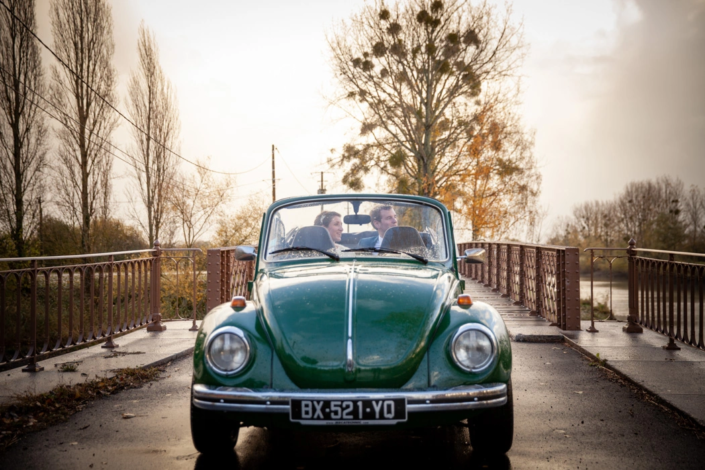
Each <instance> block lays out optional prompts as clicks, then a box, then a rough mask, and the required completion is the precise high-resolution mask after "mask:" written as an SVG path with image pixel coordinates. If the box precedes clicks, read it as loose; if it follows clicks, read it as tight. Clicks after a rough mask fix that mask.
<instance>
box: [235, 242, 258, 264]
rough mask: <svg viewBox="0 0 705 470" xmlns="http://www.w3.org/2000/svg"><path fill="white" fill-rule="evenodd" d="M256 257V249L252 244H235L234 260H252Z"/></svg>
mask: <svg viewBox="0 0 705 470" xmlns="http://www.w3.org/2000/svg"><path fill="white" fill-rule="evenodd" d="M256 259H257V249H256V248H255V247H254V246H246V245H242V246H237V247H235V260H236V261H254V260H256Z"/></svg>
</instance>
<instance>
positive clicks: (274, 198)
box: [272, 144, 277, 202]
mask: <svg viewBox="0 0 705 470" xmlns="http://www.w3.org/2000/svg"><path fill="white" fill-rule="evenodd" d="M276 201H277V180H276V171H275V169H274V144H272V202H276Z"/></svg>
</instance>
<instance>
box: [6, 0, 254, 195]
mask: <svg viewBox="0 0 705 470" xmlns="http://www.w3.org/2000/svg"><path fill="white" fill-rule="evenodd" d="M0 1H1V0H0ZM0 71H2V72H4V73H5V74H7V75H9V76H12V75H11V74H10V72H9V71H8V70H7V69H5V68H4V67H2V66H0ZM20 82H22V80H20ZM22 84H23V85H24V86H25V88H27V89H28V90H29V91H31V92H32V93H33V94H34V95H36V96H38V97H39V98H41V99H42V100H43V101H44V102H45V103H47V104H48V105H49V106H51V107H52V108H53V109H55V110H56V111H58V112H59V113H61V114H63V115H64V116H65V117H66V118H67V119H69V120H71V121H73V122H74V123H76V124H78V121H77V120H76V119H75V118H74V117H73V116H71V115H69V114H68V113H66V112H65V111H63V110H62V109H60V108H58V107H57V106H56V105H55V104H54V103H52V102H51V101H49V100H48V99H47V98H45V97H44V96H42V95H41V94H40V93H39V92H37V91H36V90H34V89H33V88H31V87H30V86H28V85H27V84H26V82H22ZM13 89H14V91H15V93H18V94H19V95H21V96H23V97H24V98H25V99H27V101H29V102H30V103H31V104H32V105H33V106H36V107H37V108H38V109H40V110H41V111H43V112H44V113H45V114H47V115H48V116H49V117H51V118H52V119H54V120H55V121H57V122H58V123H59V124H61V125H62V126H64V127H66V125H65V124H64V123H63V122H62V121H61V119H59V118H58V117H56V116H55V115H54V114H52V113H51V112H49V111H47V110H46V109H44V108H43V107H41V106H40V105H39V104H38V103H37V102H36V101H33V100H32V99H31V98H30V97H29V96H27V95H26V94H24V93H22V92H21V91H19V90H18V89H17V88H15V87H13ZM88 132H89V134H90V135H93V136H95V137H97V138H99V139H101V140H102V143H101V142H96V143H97V145H98V147H99V148H100V149H101V150H103V151H104V152H106V153H108V154H109V155H111V156H113V157H114V158H117V159H118V160H120V161H121V162H123V163H125V164H126V165H128V166H130V167H132V168H134V169H135V170H137V171H143V170H142V169H141V168H139V167H137V166H135V164H134V163H133V162H130V161H128V160H125V159H124V158H122V157H120V156H119V155H116V154H115V153H113V152H111V151H110V150H108V149H107V148H105V147H104V146H103V145H102V144H108V145H109V146H110V147H112V148H114V149H115V150H117V151H118V152H120V153H122V154H123V155H125V156H126V157H127V158H130V159H132V158H134V157H132V156H131V155H130V154H129V153H127V152H125V151H124V150H122V149H121V148H120V147H118V146H116V145H115V144H113V143H112V142H110V141H109V140H108V139H107V138H105V137H102V136H100V135H98V134H96V133H95V132H93V131H92V130H90V129H88ZM122 177H123V176H116V177H111V179H117V178H122ZM263 181H265V180H263ZM261 183H262V181H259V182H256V183H247V184H244V185H239V186H249V185H252V184H261ZM170 184H175V185H177V186H180V187H181V189H184V190H185V189H191V190H200V189H199V188H196V187H194V186H191V185H188V184H184V183H181V182H176V181H172V182H171V183H170ZM214 191H215V190H214ZM210 193H211V192H210V191H205V194H206V195H208V194H210ZM253 194H254V193H253Z"/></svg>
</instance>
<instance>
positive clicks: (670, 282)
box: [661, 254, 694, 351]
mask: <svg viewBox="0 0 705 470" xmlns="http://www.w3.org/2000/svg"><path fill="white" fill-rule="evenodd" d="M675 261H676V259H675V255H672V254H669V255H668V344H665V345H663V346H661V347H662V348H663V349H666V350H668V351H680V349H681V348H679V347H678V346H677V345H676V342H675V341H674V340H673V270H674V268H675V267H676V265H675V264H674V263H675ZM691 282H694V281H692V280H691ZM664 330H665V328H664ZM691 334H694V332H691Z"/></svg>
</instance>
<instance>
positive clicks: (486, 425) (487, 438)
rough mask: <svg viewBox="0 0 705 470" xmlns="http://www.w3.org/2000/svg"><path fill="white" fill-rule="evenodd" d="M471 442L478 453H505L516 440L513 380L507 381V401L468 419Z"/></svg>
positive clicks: (474, 450)
mask: <svg viewBox="0 0 705 470" xmlns="http://www.w3.org/2000/svg"><path fill="white" fill-rule="evenodd" d="M468 425H469V426H468V427H469V430H470V444H471V445H472V448H473V452H477V453H478V454H488V455H490V454H494V455H496V454H505V453H507V452H508V451H509V449H511V448H512V441H513V440H514V397H513V396H512V381H511V380H510V381H509V383H507V403H506V404H505V405H502V406H500V407H499V408H492V409H489V410H487V411H485V412H484V413H482V414H481V415H480V416H478V417H476V418H473V419H471V420H468Z"/></svg>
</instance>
